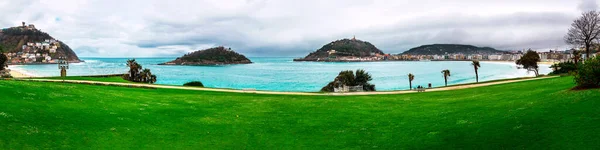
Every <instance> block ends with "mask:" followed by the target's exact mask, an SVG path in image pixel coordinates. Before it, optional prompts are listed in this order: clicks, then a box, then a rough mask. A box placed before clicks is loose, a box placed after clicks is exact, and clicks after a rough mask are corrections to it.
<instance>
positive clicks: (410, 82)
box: [408, 80, 412, 90]
mask: <svg viewBox="0 0 600 150" xmlns="http://www.w3.org/2000/svg"><path fill="white" fill-rule="evenodd" d="M408 85H409V86H410V89H411V90H412V81H410V80H409V81H408Z"/></svg>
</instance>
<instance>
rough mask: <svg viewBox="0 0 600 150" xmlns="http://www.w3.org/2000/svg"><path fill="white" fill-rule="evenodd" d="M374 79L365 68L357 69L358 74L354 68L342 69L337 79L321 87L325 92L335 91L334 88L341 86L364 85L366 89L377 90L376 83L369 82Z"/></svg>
mask: <svg viewBox="0 0 600 150" xmlns="http://www.w3.org/2000/svg"><path fill="white" fill-rule="evenodd" d="M371 80H373V78H372V77H371V74H369V73H367V72H366V71H365V70H362V69H359V70H356V74H355V73H354V72H352V70H345V71H341V72H340V73H339V74H338V76H337V77H335V80H333V81H332V82H329V84H327V85H326V86H325V87H323V88H322V89H321V91H323V92H333V91H334V88H336V87H340V86H344V85H345V86H363V90H364V91H375V85H373V84H371V83H369V81H371Z"/></svg>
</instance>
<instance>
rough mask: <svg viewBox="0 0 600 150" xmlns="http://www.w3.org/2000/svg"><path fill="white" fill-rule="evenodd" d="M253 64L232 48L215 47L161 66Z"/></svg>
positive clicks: (186, 55)
mask: <svg viewBox="0 0 600 150" xmlns="http://www.w3.org/2000/svg"><path fill="white" fill-rule="evenodd" d="M249 63H252V61H250V59H248V58H246V56H244V55H242V54H239V53H236V52H235V51H233V50H231V48H225V47H222V46H220V47H214V48H209V49H205V50H199V51H195V52H192V53H189V54H185V55H184V56H182V57H179V58H177V59H175V60H173V61H170V62H166V63H162V64H161V65H225V64H249Z"/></svg>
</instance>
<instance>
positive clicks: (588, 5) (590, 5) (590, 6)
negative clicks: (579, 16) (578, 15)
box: [577, 0, 598, 11]
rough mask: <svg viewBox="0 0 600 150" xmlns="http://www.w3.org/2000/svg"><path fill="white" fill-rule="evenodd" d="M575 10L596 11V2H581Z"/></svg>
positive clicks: (586, 0)
mask: <svg viewBox="0 0 600 150" xmlns="http://www.w3.org/2000/svg"><path fill="white" fill-rule="evenodd" d="M577 8H578V9H579V10H581V11H591V10H597V9H598V3H597V1H596V0H581V3H579V6H577Z"/></svg>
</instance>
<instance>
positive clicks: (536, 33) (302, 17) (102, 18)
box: [0, 0, 597, 56]
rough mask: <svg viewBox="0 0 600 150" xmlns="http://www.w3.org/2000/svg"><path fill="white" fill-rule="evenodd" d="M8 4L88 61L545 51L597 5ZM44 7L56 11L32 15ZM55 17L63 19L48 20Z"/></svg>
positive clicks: (8, 20) (6, 20)
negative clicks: (334, 52)
mask: <svg viewBox="0 0 600 150" xmlns="http://www.w3.org/2000/svg"><path fill="white" fill-rule="evenodd" d="M8 3H9V4H10V5H11V6H13V5H14V6H16V7H15V8H13V7H7V6H4V7H3V6H1V5H2V3H0V9H2V10H3V13H2V14H0V25H2V26H3V27H8V26H15V24H18V23H20V21H21V20H23V21H27V19H28V18H29V19H31V20H34V19H35V18H39V19H35V20H37V21H35V22H34V23H35V24H36V26H38V27H39V28H42V29H43V30H44V31H46V32H49V33H50V34H51V35H53V36H54V37H56V38H58V39H61V40H63V41H67V42H68V43H67V44H69V45H70V46H71V47H75V49H74V50H75V51H76V52H77V53H85V54H86V55H91V56H94V55H95V54H96V55H111V56H114V55H140V56H165V55H169V56H177V55H181V54H184V53H187V52H189V51H192V50H198V49H202V48H205V47H210V46H220V45H222V46H227V47H232V48H233V49H235V50H237V51H239V52H241V53H244V54H247V55H248V56H303V55H306V54H307V53H309V52H312V51H314V50H316V49H318V48H320V47H321V46H322V45H324V44H327V43H329V42H330V41H334V40H337V39H341V38H351V37H352V36H353V35H356V36H357V38H359V39H361V40H366V41H369V42H371V43H373V44H375V45H376V46H377V47H378V48H380V49H382V50H384V52H388V53H399V52H402V51H404V50H407V49H409V48H412V47H415V46H419V45H423V44H433V43H458V44H473V45H478V46H490V47H495V48H499V49H523V48H539V49H545V48H555V47H558V46H564V45H566V44H564V42H562V37H563V36H564V33H566V30H567V29H568V26H569V24H570V23H571V22H572V20H573V19H575V18H576V17H577V16H578V15H580V13H581V12H580V9H581V10H583V9H595V8H597V5H596V1H588V0H584V1H564V0H528V1H522V0H504V1H476V0H463V1H435V0H422V1H418V2H415V1H394V0H389V1H386V0H382V1H366V0H344V1H340V0H338V1H336V0H331V1H320V0H305V1H291V0H290V1H286V0H277V1H269V0H221V1H204V0H188V1H186V0H182V1H176V2H166V1H152V0H150V1H116V0H107V1H87V0H77V1H68V2H66V1H56V2H54V1H53V2H47V1H17V0H8ZM116 3H118V4H119V5H116V6H115V5H114V4H116ZM46 5H55V6H48V7H40V9H31V7H34V6H46ZM62 5H69V6H62ZM59 6H60V7H59ZM62 7H68V8H72V9H63V8H62ZM424 7H427V8H431V9H423V8H424ZM36 8H37V7H36ZM23 10H28V11H23ZM4 12H7V13H9V14H10V15H7V14H4ZM40 13H42V14H43V15H39V14H40ZM15 16H19V17H23V18H25V19H23V18H17V17H15ZM36 16H38V17H36ZM54 17H60V18H61V21H60V22H58V21H55V20H54V19H47V18H54ZM44 18H46V19H44ZM86 46H87V47H86ZM90 47H93V48H95V49H91V48H90Z"/></svg>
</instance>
